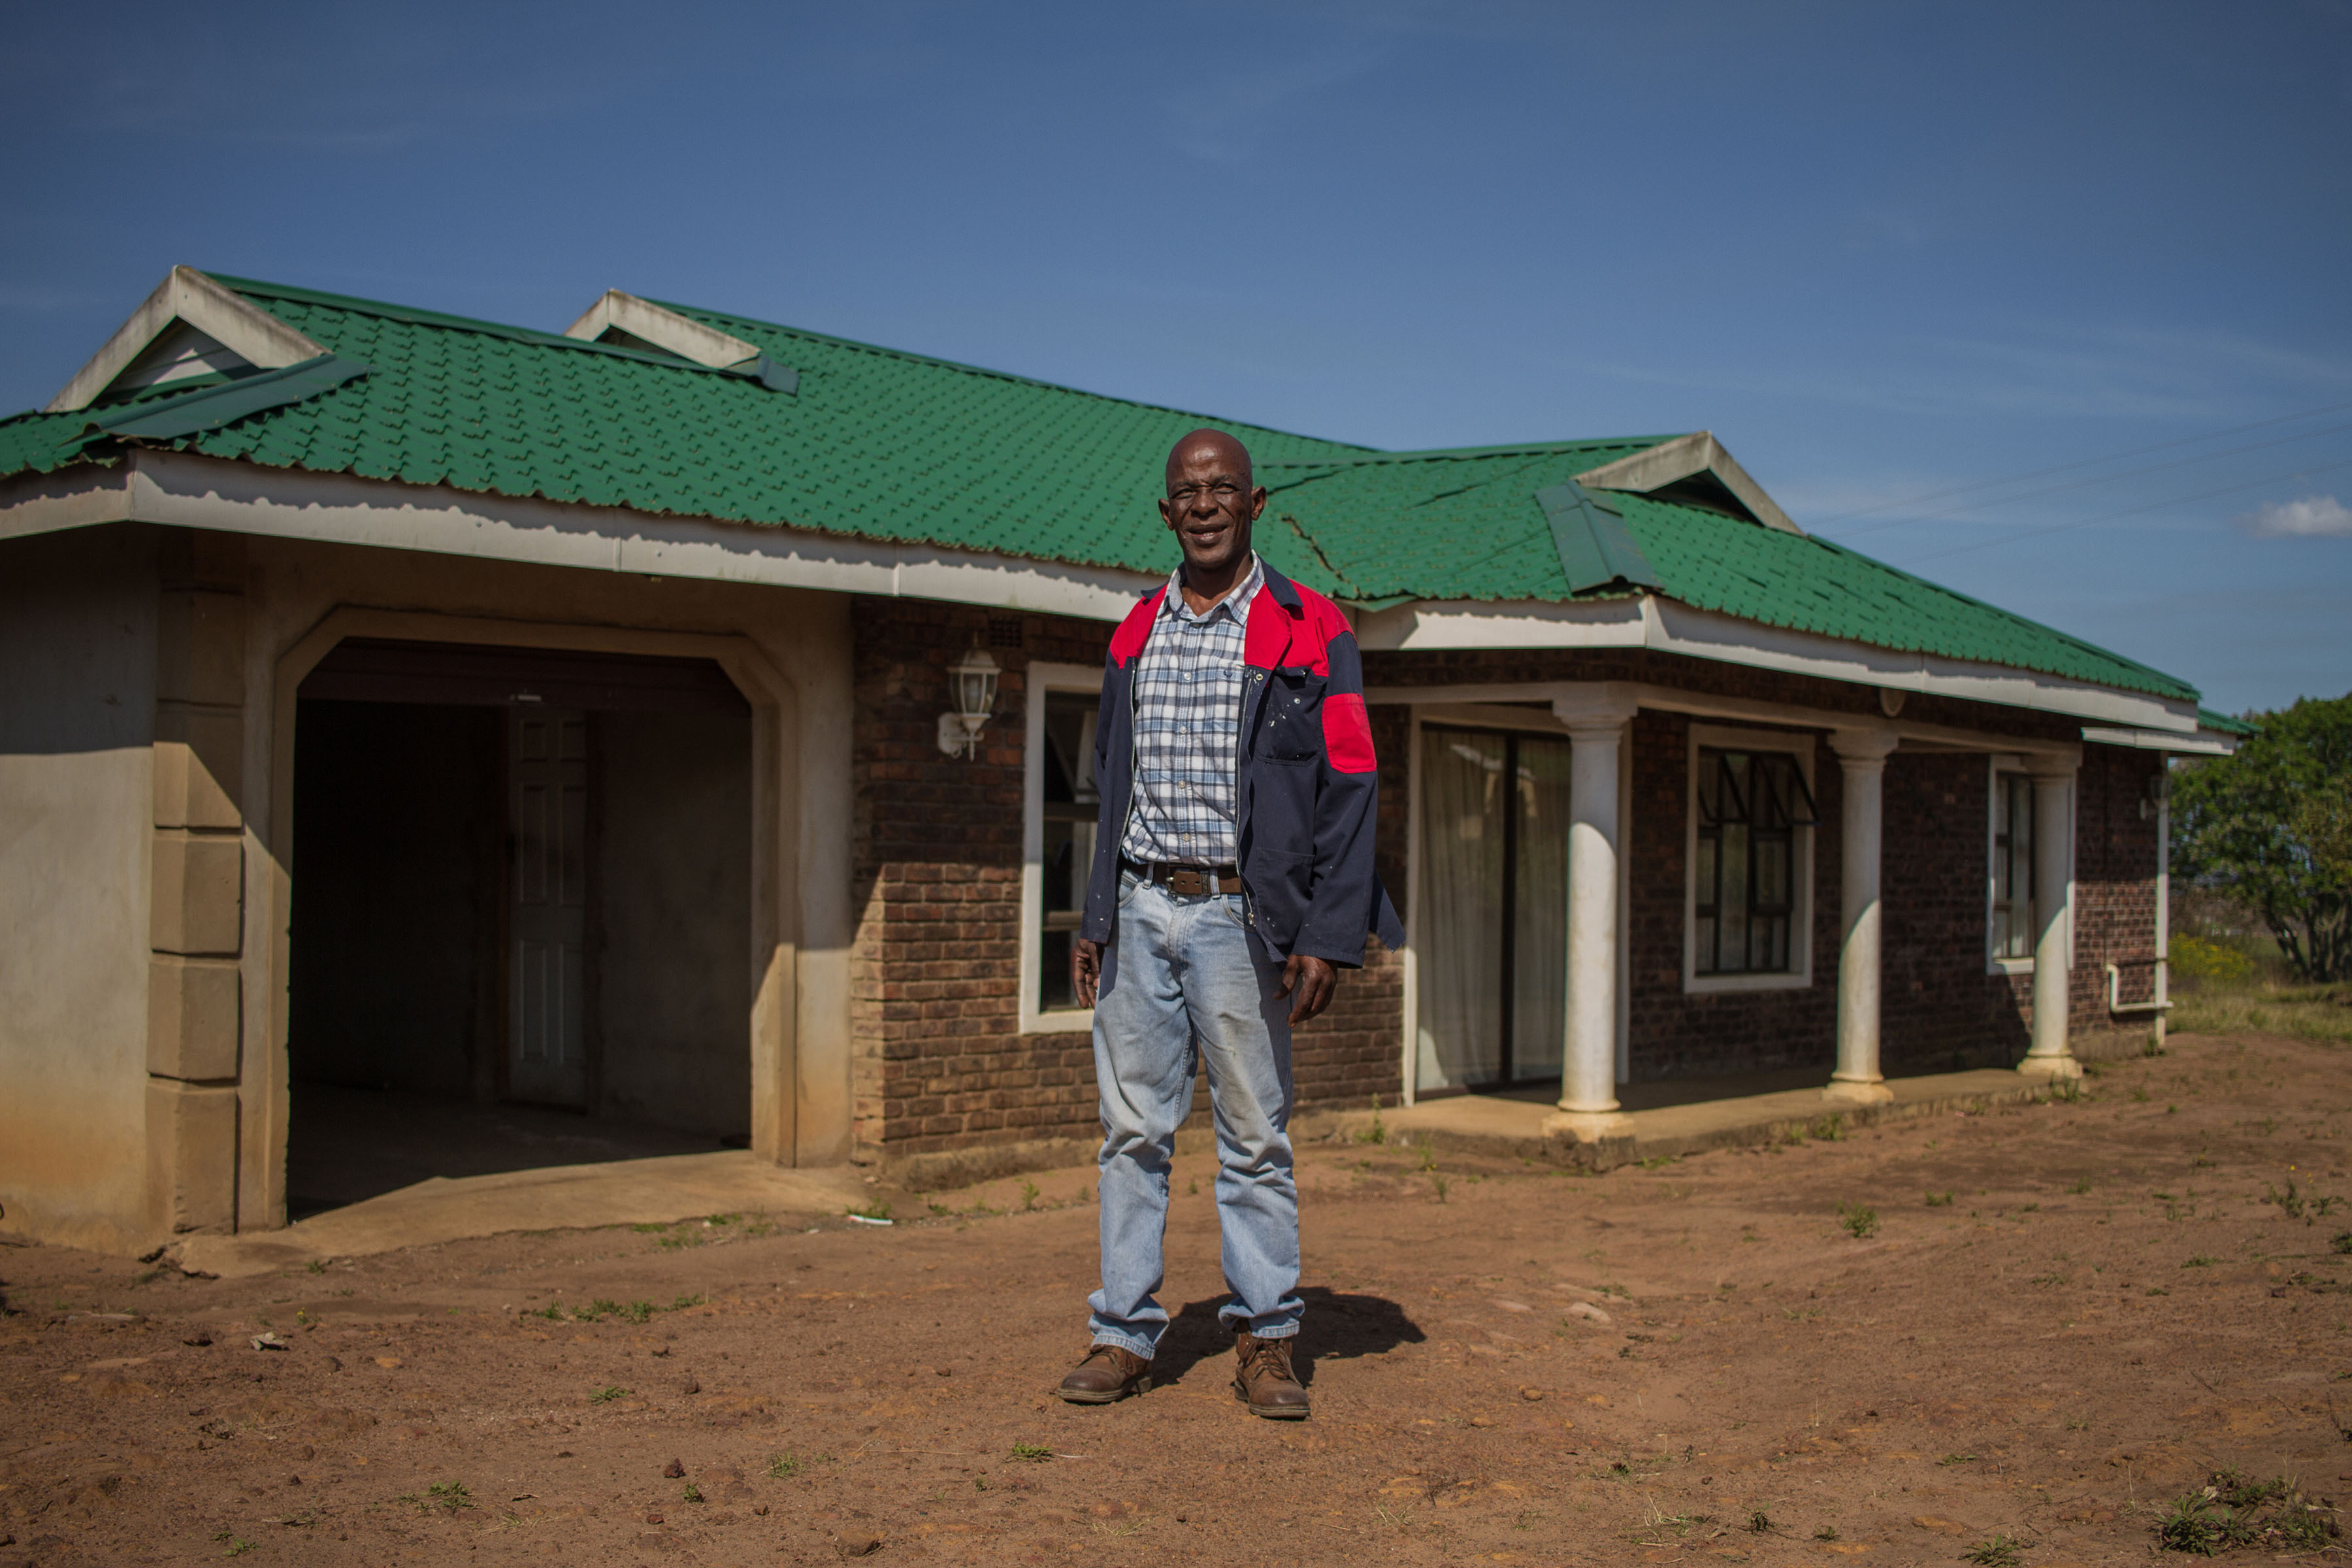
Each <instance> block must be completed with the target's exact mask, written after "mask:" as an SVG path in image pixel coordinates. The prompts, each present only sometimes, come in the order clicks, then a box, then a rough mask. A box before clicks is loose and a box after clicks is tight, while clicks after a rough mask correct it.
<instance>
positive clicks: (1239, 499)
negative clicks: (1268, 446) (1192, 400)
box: [1160, 436, 1265, 576]
mask: <svg viewBox="0 0 2352 1568" xmlns="http://www.w3.org/2000/svg"><path fill="white" fill-rule="evenodd" d="M1264 510H1265V491H1264V490H1263V489H1252V488H1251V485H1250V461H1249V453H1248V452H1246V451H1244V449H1243V448H1242V444H1241V443H1240V442H1238V441H1236V440H1234V438H1233V437H1230V436H1195V437H1190V438H1188V439H1187V440H1185V441H1184V442H1183V443H1182V444H1181V446H1179V447H1177V448H1176V449H1175V450H1174V451H1173V452H1171V453H1170V454H1169V455H1168V499H1167V500H1163V501H1161V502H1160V520H1161V521H1164V522H1166V523H1167V524H1168V527H1169V529H1170V531H1171V532H1173V533H1174V534H1175V535H1176V540H1177V542H1178V543H1179V544H1181V546H1182V547H1183V551H1184V565H1185V569H1186V573H1187V575H1188V576H1192V575H1197V574H1201V573H1210V574H1218V573H1222V572H1223V570H1224V569H1225V568H1227V567H1228V566H1232V565H1234V564H1236V563H1241V562H1245V561H1247V560H1248V559H1249V549H1250V525H1251V524H1252V523H1254V522H1255V521H1257V514H1258V513H1260V512H1262V511H1264Z"/></svg>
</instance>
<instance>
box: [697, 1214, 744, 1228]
mask: <svg viewBox="0 0 2352 1568" xmlns="http://www.w3.org/2000/svg"><path fill="white" fill-rule="evenodd" d="M742 1219H743V1216H742V1215H740V1214H707V1215H703V1216H702V1223H703V1224H705V1225H739V1224H740V1223H742Z"/></svg>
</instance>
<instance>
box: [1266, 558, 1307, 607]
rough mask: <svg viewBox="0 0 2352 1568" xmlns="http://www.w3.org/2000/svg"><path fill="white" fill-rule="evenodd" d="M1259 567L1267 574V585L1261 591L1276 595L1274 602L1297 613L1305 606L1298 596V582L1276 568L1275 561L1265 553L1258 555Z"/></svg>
mask: <svg viewBox="0 0 2352 1568" xmlns="http://www.w3.org/2000/svg"><path fill="white" fill-rule="evenodd" d="M1258 569H1259V570H1260V571H1262V572H1264V573H1265V587H1263V588H1261V589H1260V590H1259V592H1260V593H1264V594H1271V595H1274V602H1275V603H1276V604H1277V605H1281V606H1282V607H1283V608H1284V609H1286V610H1288V611H1289V612H1290V613H1291V614H1292V615H1294V616H1295V615H1297V614H1298V613H1299V611H1300V610H1301V609H1302V608H1303V606H1302V605H1301V604H1300V603H1299V598H1298V584H1296V583H1294V582H1292V581H1291V580H1290V579H1289V578H1287V577H1286V576H1284V575H1283V574H1281V573H1279V572H1277V571H1276V570H1275V569H1274V563H1272V562H1270V561H1268V560H1266V558H1265V556H1263V555H1261V556H1259V557H1258Z"/></svg>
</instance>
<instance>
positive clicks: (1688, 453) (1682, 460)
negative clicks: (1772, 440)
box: [1576, 430, 1804, 537]
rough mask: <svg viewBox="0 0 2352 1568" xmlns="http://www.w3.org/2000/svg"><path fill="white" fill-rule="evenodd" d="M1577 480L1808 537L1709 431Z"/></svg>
mask: <svg viewBox="0 0 2352 1568" xmlns="http://www.w3.org/2000/svg"><path fill="white" fill-rule="evenodd" d="M1576 477H1577V480H1578V482H1580V484H1582V485H1583V486H1584V487H1585V488H1586V489H1601V490H1632V491H1633V492H1635V493H1636V494H1639V495H1654V496H1657V497H1659V498H1660V499H1661V500H1678V501H1687V502H1690V503H1691V504H1693V505H1696V506H1703V507H1706V508H1709V509H1710V510H1715V511H1720V512H1727V513H1728V514H1730V515H1731V516H1733V517H1744V518H1746V519H1747V520H1748V521H1750V522H1760V523H1762V524H1763V525H1764V526H1765V527H1767V528H1776V529H1779V530H1780V531H1781V532H1783V533H1793V534H1797V535H1799V536H1800V537H1801V536H1802V535H1803V533H1804V530H1803V529H1801V528H1799V527H1798V526H1797V525H1796V524H1795V523H1794V522H1791V521H1790V520H1789V514H1788V513H1787V512H1785V511H1782V510H1780V505H1779V503H1778V502H1776V501H1774V500H1773V499H1772V498H1771V497H1770V496H1768V495H1766V494H1765V493H1764V487H1763V486H1762V485H1759V484H1758V483H1757V482H1756V481H1755V480H1754V479H1749V478H1748V470H1747V469H1745V468H1741V467H1740V466H1739V465H1738V463H1736V462H1733V461H1732V459H1731V454H1730V453H1728V452H1727V451H1725V450H1724V449H1723V444H1722V443H1721V442H1719V441H1717V439H1716V438H1715V435H1714V433H1713V432H1712V431H1708V430H1701V431H1700V432H1698V433H1697V434H1696V435H1695V436H1677V437H1675V438H1674V439H1673V440H1671V441H1661V442H1659V443H1658V444H1657V445H1656V446H1654V447H1644V448H1643V450H1641V451H1639V452H1636V453H1634V454H1633V456H1632V457H1630V458H1618V459H1617V460H1616V461H1615V462H1613V463H1603V464H1602V465H1601V467H1599V468H1591V469H1588V470H1587V471H1586V472H1584V473H1581V474H1579V475H1577V476H1576Z"/></svg>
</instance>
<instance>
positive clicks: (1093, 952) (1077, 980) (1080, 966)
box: [1070, 936, 1102, 1007]
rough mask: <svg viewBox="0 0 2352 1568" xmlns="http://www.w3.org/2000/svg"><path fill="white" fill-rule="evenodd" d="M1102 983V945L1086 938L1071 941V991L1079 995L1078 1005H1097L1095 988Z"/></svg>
mask: <svg viewBox="0 0 2352 1568" xmlns="http://www.w3.org/2000/svg"><path fill="white" fill-rule="evenodd" d="M1101 981H1102V943H1100V942H1088V941H1087V939H1086V938H1085V937H1082V936H1074V937H1072V938H1071V939H1070V989H1071V990H1072V991H1074V992H1076V994H1077V998H1078V1005H1079V1006H1081V1007H1091V1006H1093V1005H1095V987H1096V986H1097V984H1101Z"/></svg>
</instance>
